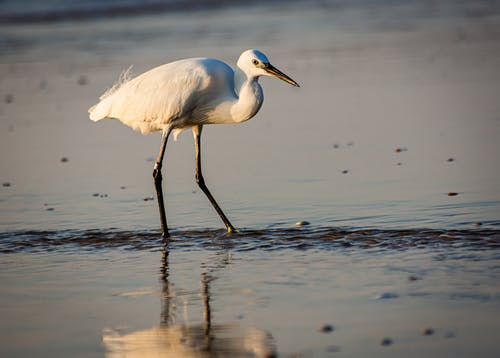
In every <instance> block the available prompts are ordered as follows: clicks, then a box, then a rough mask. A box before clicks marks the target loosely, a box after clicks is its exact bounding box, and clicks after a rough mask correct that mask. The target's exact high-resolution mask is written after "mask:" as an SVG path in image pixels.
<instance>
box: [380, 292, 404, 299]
mask: <svg viewBox="0 0 500 358" xmlns="http://www.w3.org/2000/svg"><path fill="white" fill-rule="evenodd" d="M398 297H399V295H398V294H397V293H394V292H384V293H381V294H379V295H377V296H376V299H377V300H390V299H393V298H398Z"/></svg>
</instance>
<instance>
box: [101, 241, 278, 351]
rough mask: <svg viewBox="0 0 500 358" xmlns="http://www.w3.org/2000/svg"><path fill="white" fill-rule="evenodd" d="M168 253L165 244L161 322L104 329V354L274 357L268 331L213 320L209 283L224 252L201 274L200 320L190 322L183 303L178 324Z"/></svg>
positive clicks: (224, 260)
mask: <svg viewBox="0 0 500 358" xmlns="http://www.w3.org/2000/svg"><path fill="white" fill-rule="evenodd" d="M168 254H169V252H168V247H165V249H164V251H163V255H162V265H161V270H160V281H161V285H162V290H161V295H162V308H161V314H160V325H159V326H156V327H152V328H148V329H143V330H138V331H133V332H124V331H123V330H120V329H105V330H104V331H103V342H104V346H105V348H106V357H108V358H111V357H160V356H161V357H203V358H205V357H207V358H208V357H276V348H275V343H274V339H273V337H272V336H271V334H270V333H268V332H266V331H264V330H261V329H258V328H254V327H248V328H244V327H241V325H239V324H237V323H224V324H213V323H212V311H211V309H210V300H211V296H210V285H211V282H212V281H213V280H214V277H215V276H213V273H214V271H216V270H218V269H221V268H223V267H225V266H226V265H227V263H228V262H229V261H230V260H229V255H228V253H227V252H226V253H225V255H221V257H219V259H221V260H217V262H216V263H215V265H211V267H209V268H207V269H206V271H204V272H203V273H202V274H201V278H200V281H201V290H200V294H201V298H202V304H203V322H202V323H201V324H192V325H191V324H189V322H188V320H187V305H186V304H184V305H183V306H184V307H183V308H184V314H183V319H182V323H177V322H176V321H177V317H176V316H177V313H178V312H177V310H178V308H179V305H178V301H179V299H178V297H177V296H176V293H175V289H174V286H173V285H172V284H171V283H170V280H169V274H170V272H169V262H168Z"/></svg>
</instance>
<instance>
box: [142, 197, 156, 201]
mask: <svg viewBox="0 0 500 358" xmlns="http://www.w3.org/2000/svg"><path fill="white" fill-rule="evenodd" d="M151 200H154V198H153V197H152V196H146V197H145V198H144V201H151Z"/></svg>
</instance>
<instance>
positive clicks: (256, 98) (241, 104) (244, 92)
mask: <svg viewBox="0 0 500 358" xmlns="http://www.w3.org/2000/svg"><path fill="white" fill-rule="evenodd" d="M234 89H235V91H236V95H237V99H236V101H235V102H234V103H233V105H232V106H231V117H232V120H233V121H234V122H236V123H240V122H244V121H247V120H249V119H250V118H252V117H253V116H255V114H256V113H257V112H258V111H259V109H260V107H261V106H262V102H263V101H264V94H263V92H262V87H261V86H260V85H259V82H258V77H249V76H247V74H246V73H244V72H243V71H242V70H240V69H239V68H236V70H235V72H234Z"/></svg>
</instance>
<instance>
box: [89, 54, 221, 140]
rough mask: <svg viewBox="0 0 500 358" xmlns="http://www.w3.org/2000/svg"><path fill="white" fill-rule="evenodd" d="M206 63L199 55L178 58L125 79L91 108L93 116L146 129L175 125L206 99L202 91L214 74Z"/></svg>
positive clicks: (95, 118)
mask: <svg viewBox="0 0 500 358" xmlns="http://www.w3.org/2000/svg"><path fill="white" fill-rule="evenodd" d="M202 63H203V62H202V61H201V60H196V59H190V60H181V61H176V62H172V63H168V64H166V65H162V66H159V67H156V68H154V69H152V70H150V71H148V72H145V73H143V74H142V75H139V76H137V77H135V78H134V79H132V80H129V81H127V82H124V83H122V84H120V85H119V86H118V87H117V88H116V89H112V92H111V93H110V94H106V93H105V94H104V95H103V96H102V100H101V102H99V103H98V104H97V105H96V106H94V107H92V108H91V109H89V112H90V118H91V119H92V120H94V121H97V120H100V119H104V118H114V119H118V120H120V121H121V122H123V123H124V124H126V125H128V126H130V127H132V128H133V129H136V130H140V131H141V132H142V133H149V132H152V131H158V130H163V129H165V128H166V127H168V126H171V125H175V123H174V122H175V121H176V120H177V119H179V118H183V117H186V116H188V115H189V113H190V112H191V111H193V109H194V108H195V107H196V105H197V104H198V103H199V101H200V100H203V99H206V96H205V97H204V96H202V93H203V91H204V89H206V88H207V87H208V86H209V85H210V82H211V78H210V75H209V74H208V73H207V69H206V67H205V66H203V65H202ZM108 92H109V91H108Z"/></svg>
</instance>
